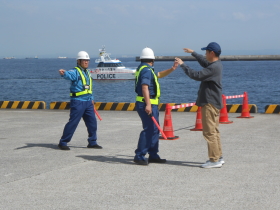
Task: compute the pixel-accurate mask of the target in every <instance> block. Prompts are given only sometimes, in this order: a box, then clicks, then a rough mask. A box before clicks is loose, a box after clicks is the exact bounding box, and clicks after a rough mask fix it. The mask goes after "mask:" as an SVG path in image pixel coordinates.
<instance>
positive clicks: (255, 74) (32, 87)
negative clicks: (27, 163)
mask: <svg viewBox="0 0 280 210" xmlns="http://www.w3.org/2000/svg"><path fill="white" fill-rule="evenodd" d="M94 60H95V59H92V61H91V62H90V66H89V68H95V67H96V64H95V63H94ZM120 60H121V61H122V62H123V64H124V65H125V66H126V67H135V68H136V67H137V66H138V65H139V62H137V61H135V58H122V59H120ZM185 63H186V64H187V65H188V66H190V67H191V68H193V69H194V70H201V69H202V67H201V66H200V65H199V64H198V63H197V62H196V61H189V62H188V61H187V62H185ZM222 63H223V66H224V69H223V76H222V85H223V94H224V95H226V96H232V95H240V94H243V93H244V92H247V93H248V96H249V104H256V105H257V107H258V112H264V110H265V106H266V105H269V104H280V83H279V80H280V61H223V62H222ZM75 64H76V60H75V59H73V58H72V59H71V58H67V59H10V60H5V59H1V60H0V86H1V89H0V101H45V102H46V103H47V107H49V103H50V102H53V101H69V87H70V81H68V80H65V79H63V78H61V76H60V75H59V73H58V70H59V69H65V70H69V69H71V68H73V67H75ZM172 65H173V62H171V61H157V62H155V64H154V67H155V71H156V72H158V71H162V70H165V69H169V68H170V67H171V66H172ZM159 82H160V85H161V103H191V102H195V101H196V97H197V91H198V88H199V84H200V82H198V81H194V80H192V79H190V78H189V77H188V76H186V75H185V73H184V72H183V70H182V69H181V68H180V67H178V68H177V69H176V70H175V71H174V72H172V73H171V74H170V75H168V76H167V77H164V78H161V79H159ZM93 92H94V100H95V101H96V102H134V101H135V95H136V94H135V92H134V80H94V82H93ZM242 100H243V99H242V98H238V99H227V104H242Z"/></svg>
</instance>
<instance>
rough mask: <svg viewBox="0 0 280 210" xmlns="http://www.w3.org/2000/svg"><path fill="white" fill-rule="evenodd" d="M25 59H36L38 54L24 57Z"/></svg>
mask: <svg viewBox="0 0 280 210" xmlns="http://www.w3.org/2000/svg"><path fill="white" fill-rule="evenodd" d="M25 59H38V56H37V55H36V56H35V57H26V58H25Z"/></svg>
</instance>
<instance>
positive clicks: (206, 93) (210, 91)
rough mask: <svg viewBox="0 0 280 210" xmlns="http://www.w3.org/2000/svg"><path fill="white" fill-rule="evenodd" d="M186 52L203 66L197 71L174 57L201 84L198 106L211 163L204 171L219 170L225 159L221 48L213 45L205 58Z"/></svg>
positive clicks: (190, 50)
mask: <svg viewBox="0 0 280 210" xmlns="http://www.w3.org/2000/svg"><path fill="white" fill-rule="evenodd" d="M183 50H184V51H185V52H186V53H191V55H192V56H193V57H195V58H196V60H197V61H198V62H199V64H200V65H201V66H202V67H203V69H202V70H200V71H195V70H193V69H191V68H190V67H189V66H187V65H186V64H185V63H184V62H183V61H182V60H181V59H180V58H175V60H176V61H177V62H178V63H179V65H180V66H181V68H182V69H183V70H184V72H185V73H186V75H188V76H189V77H190V78H191V79H193V80H196V81H200V82H201V83H200V87H199V91H198V97H197V100H196V105H197V106H200V107H201V112H202V127H203V136H204V138H205V139H206V141H207V143H208V156H209V160H207V161H206V163H204V164H203V165H201V167H202V168H220V167H222V165H223V164H224V163H225V161H224V159H223V157H222V147H221V141H220V132H219V115H220V109H221V108H222V107H223V105H222V84H221V80H222V70H223V66H222V63H221V61H220V59H219V56H220V54H221V47H220V45H219V44H217V43H216V42H211V43H209V44H208V46H207V47H204V48H201V50H206V53H205V57H204V56H202V55H200V54H197V53H196V52H195V51H194V50H192V49H189V48H184V49H183Z"/></svg>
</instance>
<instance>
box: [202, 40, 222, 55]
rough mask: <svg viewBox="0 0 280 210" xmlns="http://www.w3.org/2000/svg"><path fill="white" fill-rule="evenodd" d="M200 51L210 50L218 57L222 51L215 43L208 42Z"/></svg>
mask: <svg viewBox="0 0 280 210" xmlns="http://www.w3.org/2000/svg"><path fill="white" fill-rule="evenodd" d="M201 50H210V51H214V52H215V53H218V54H219V55H220V54H221V52H222V50H221V47H220V45H219V44H218V43H216V42H210V43H209V44H208V45H207V47H203V48H201Z"/></svg>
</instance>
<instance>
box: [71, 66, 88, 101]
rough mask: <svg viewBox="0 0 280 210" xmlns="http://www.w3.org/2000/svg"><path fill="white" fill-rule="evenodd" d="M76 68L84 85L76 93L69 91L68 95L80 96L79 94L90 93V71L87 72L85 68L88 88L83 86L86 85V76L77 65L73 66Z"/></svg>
mask: <svg viewBox="0 0 280 210" xmlns="http://www.w3.org/2000/svg"><path fill="white" fill-rule="evenodd" d="M75 68H76V69H77V71H78V72H79V74H80V76H81V78H82V84H83V87H84V90H83V91H81V92H76V93H70V96H81V95H85V94H92V79H91V76H90V73H89V72H88V70H86V72H87V74H88V78H89V89H85V86H86V85H88V84H87V81H86V78H85V76H84V74H83V72H82V70H81V69H80V68H79V67H75Z"/></svg>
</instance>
